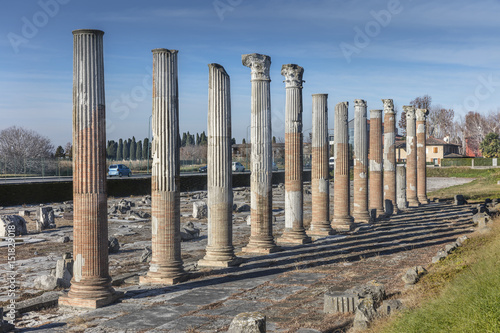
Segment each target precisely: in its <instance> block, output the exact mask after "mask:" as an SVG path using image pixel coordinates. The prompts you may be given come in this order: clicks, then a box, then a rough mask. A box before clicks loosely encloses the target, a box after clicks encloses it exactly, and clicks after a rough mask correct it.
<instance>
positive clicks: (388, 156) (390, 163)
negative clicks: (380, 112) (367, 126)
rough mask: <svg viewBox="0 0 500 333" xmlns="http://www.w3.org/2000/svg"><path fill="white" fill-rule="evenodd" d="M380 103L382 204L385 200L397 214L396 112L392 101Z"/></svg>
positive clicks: (385, 100)
mask: <svg viewBox="0 0 500 333" xmlns="http://www.w3.org/2000/svg"><path fill="white" fill-rule="evenodd" d="M382 102H383V103H384V203H385V200H389V201H391V202H392V206H393V207H394V212H397V211H398V210H397V208H396V207H397V206H396V204H397V203H396V112H394V103H393V101H392V99H383V100H382ZM384 207H385V204H384ZM386 213H387V212H386Z"/></svg>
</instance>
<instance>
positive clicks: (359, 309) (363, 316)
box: [353, 296, 377, 330]
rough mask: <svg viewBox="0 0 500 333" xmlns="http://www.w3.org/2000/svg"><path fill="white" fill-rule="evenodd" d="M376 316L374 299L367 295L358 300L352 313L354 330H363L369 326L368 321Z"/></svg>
mask: <svg viewBox="0 0 500 333" xmlns="http://www.w3.org/2000/svg"><path fill="white" fill-rule="evenodd" d="M376 316H377V310H375V301H374V299H373V298H372V297H370V296H368V297H366V298H363V299H361V300H360V302H359V304H358V305H357V306H356V311H355V313H354V322H353V328H354V330H364V329H367V328H368V327H369V326H370V322H371V321H372V320H373V319H374V318H375V317H376Z"/></svg>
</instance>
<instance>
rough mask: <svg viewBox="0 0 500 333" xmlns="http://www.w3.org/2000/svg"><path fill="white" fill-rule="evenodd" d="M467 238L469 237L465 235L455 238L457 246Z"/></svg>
mask: <svg viewBox="0 0 500 333" xmlns="http://www.w3.org/2000/svg"><path fill="white" fill-rule="evenodd" d="M468 239H469V237H467V235H463V236H460V237H458V238H457V241H456V243H457V245H458V246H462V245H463V244H464V243H465V242H466V241H467V240H468Z"/></svg>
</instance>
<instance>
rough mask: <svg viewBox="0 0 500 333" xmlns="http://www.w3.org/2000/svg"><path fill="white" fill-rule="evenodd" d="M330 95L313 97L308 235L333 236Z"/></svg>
mask: <svg viewBox="0 0 500 333" xmlns="http://www.w3.org/2000/svg"><path fill="white" fill-rule="evenodd" d="M327 100H328V95H327V94H315V95H312V170H311V192H312V219H311V229H310V230H309V232H308V235H316V236H322V235H331V234H333V229H332V227H331V225H330V185H329V183H330V182H329V178H330V174H329V170H328V104H327Z"/></svg>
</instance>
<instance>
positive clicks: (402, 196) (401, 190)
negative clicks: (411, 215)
mask: <svg viewBox="0 0 500 333" xmlns="http://www.w3.org/2000/svg"><path fill="white" fill-rule="evenodd" d="M396 174H397V185H398V188H397V191H396V196H397V202H398V209H400V210H406V209H407V208H408V201H406V167H405V166H404V165H398V166H397V167H396Z"/></svg>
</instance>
